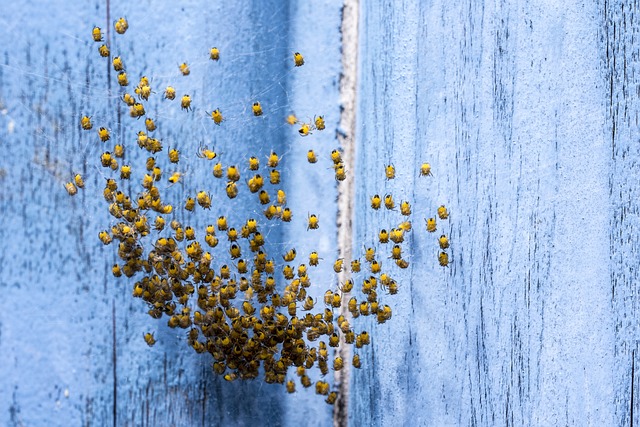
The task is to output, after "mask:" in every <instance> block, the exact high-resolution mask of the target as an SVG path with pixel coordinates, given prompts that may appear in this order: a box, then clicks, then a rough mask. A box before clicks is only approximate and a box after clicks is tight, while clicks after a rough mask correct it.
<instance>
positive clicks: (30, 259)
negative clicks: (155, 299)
mask: <svg viewBox="0 0 640 427" xmlns="http://www.w3.org/2000/svg"><path fill="white" fill-rule="evenodd" d="M6 6H7V7H6V8H4V6H3V14H2V17H0V24H1V25H2V26H3V28H4V29H5V30H6V31H3V32H2V34H0V46H2V48H0V51H1V61H0V62H1V65H0V81H1V85H0V110H1V111H2V115H0V146H1V147H2V149H3V156H2V158H1V159H0V168H1V169H2V175H1V177H0V179H1V180H2V185H1V188H0V200H1V204H0V210H1V211H2V218H3V222H2V224H3V227H0V228H1V230H0V236H1V237H2V239H3V242H4V243H3V247H2V249H0V258H1V259H2V261H3V262H2V266H0V289H2V292H3V298H2V303H0V304H2V305H1V308H2V310H1V311H2V315H1V317H0V354H2V355H3V356H5V361H6V362H5V363H3V364H2V366H0V377H1V378H2V380H0V384H1V387H0V424H2V425H16V426H18V425H45V424H46V425H80V424H81V425H118V426H121V425H141V426H144V425H149V426H152V425H176V426H179V425H185V426H192V425H256V424H262V423H267V424H269V425H285V424H286V425H300V424H306V425H327V424H330V423H331V408H330V407H329V406H328V405H327V404H326V403H324V401H323V399H321V398H318V397H317V396H314V395H313V391H312V390H311V391H309V392H307V393H298V396H293V397H287V399H286V400H285V399H284V390H283V387H282V386H277V385H268V384H264V383H263V382H262V381H261V380H256V381H253V382H247V383H241V382H235V383H227V382H225V381H224V380H222V379H221V378H218V377H216V376H214V375H213V373H212V372H211V362H212V360H211V357H210V356H205V355H197V354H195V353H194V352H193V351H192V350H191V349H190V348H188V346H187V343H186V337H185V334H184V332H183V331H181V330H180V331H176V330H172V329H169V328H168V327H167V326H166V320H162V321H160V322H159V321H156V320H154V319H151V318H150V317H149V316H148V315H147V314H146V310H147V308H146V307H145V306H144V304H143V303H142V302H141V301H139V300H134V299H133V298H132V297H131V290H132V284H133V282H131V281H130V280H125V279H115V278H114V277H112V275H111V265H112V264H113V263H114V262H116V256H115V253H114V247H113V246H109V247H103V245H102V244H101V243H100V242H99V241H98V240H97V232H98V231H99V230H101V229H104V228H108V227H110V226H111V225H112V220H111V218H110V217H109V215H108V213H107V211H106V205H105V204H104V201H103V200H102V195H101V193H102V187H103V185H104V180H103V178H104V177H106V176H107V175H108V174H107V173H106V172H104V171H103V170H101V168H98V167H97V166H96V165H97V164H98V157H99V155H100V153H101V152H102V151H103V150H104V147H103V146H100V143H99V142H96V141H97V138H96V135H95V130H92V131H91V132H90V133H89V134H90V136H88V135H89V134H88V133H86V132H83V131H81V130H80V128H79V118H80V117H81V116H82V115H83V114H89V115H92V119H93V121H94V123H95V125H96V126H103V125H108V126H109V127H110V129H111V131H112V141H126V144H128V145H127V149H128V152H127V158H126V161H128V162H130V163H131V164H132V165H134V164H139V163H140V162H141V161H142V162H144V159H145V157H146V155H145V154H144V153H141V152H139V151H138V148H137V147H136V146H135V143H134V141H135V134H136V132H137V131H138V130H139V129H140V128H141V126H144V125H143V124H142V123H136V124H135V125H133V126H132V125H131V123H132V119H130V118H129V117H128V111H127V109H126V107H125V106H124V105H123V104H122V103H121V102H120V100H119V99H118V97H119V96H120V95H121V91H120V90H119V89H118V87H117V85H116V83H115V73H114V72H113V70H111V69H110V66H109V64H108V61H107V60H106V59H103V58H100V57H99V56H98V53H97V44H95V43H93V42H92V41H91V40H90V37H91V33H90V32H91V28H92V27H93V25H99V26H101V27H102V28H103V29H104V30H105V31H106V29H107V28H109V30H108V34H107V38H108V40H110V41H111V50H112V52H113V53H114V54H116V55H122V57H123V59H124V61H125V66H126V69H127V72H128V73H129V79H130V81H131V83H132V84H133V85H135V84H137V79H138V78H139V77H140V76H141V75H143V74H146V75H148V76H149V77H150V78H151V82H152V86H153V87H154V90H156V92H157V93H156V94H155V95H154V96H156V97H158V98H160V96H161V94H160V92H161V91H162V89H163V88H164V86H166V85H167V84H173V85H175V87H176V89H177V90H178V92H179V95H180V96H182V94H183V93H189V94H191V96H192V97H193V100H194V101H193V103H194V107H195V111H194V112H193V113H192V114H191V115H187V114H186V113H183V112H182V111H179V108H178V107H177V106H174V107H175V108H170V107H168V106H167V102H166V101H161V102H157V103H154V104H152V105H154V107H152V108H151V109H150V110H149V111H148V114H149V116H152V117H155V119H156V121H157V124H158V127H159V132H161V133H162V137H163V140H164V141H165V144H166V145H170V146H171V147H177V148H179V149H180V150H181V151H182V152H183V153H185V154H187V153H188V155H186V156H185V157H186V160H184V161H183V162H181V165H184V166H182V167H184V168H185V169H184V170H183V172H185V176H186V178H187V179H186V182H187V184H185V185H184V186H181V185H178V186H175V187H172V188H171V189H170V190H167V191H172V192H173V194H174V195H176V196H177V197H179V198H184V197H186V195H187V194H189V193H193V192H194V191H196V190H199V189H202V188H207V187H208V186H209V184H210V183H211V181H212V179H213V178H212V177H211V166H210V165H208V164H207V165H206V167H201V165H202V164H203V162H202V161H200V159H194V157H195V156H194V153H195V151H196V150H197V149H198V147H199V145H201V144H203V143H206V144H208V145H209V146H214V147H215V149H216V151H218V152H219V153H221V156H223V157H224V159H225V164H227V163H232V162H233V163H237V164H244V163H245V162H246V161H247V159H248V157H249V156H250V155H257V156H259V157H260V159H261V160H262V161H263V162H265V161H266V157H267V155H268V154H269V153H270V152H271V151H272V150H274V151H276V152H278V153H279V154H280V155H282V156H283V166H282V171H283V176H282V178H283V181H284V187H285V189H286V190H287V192H288V194H289V197H290V203H291V205H292V206H304V207H302V208H300V209H299V210H298V211H297V212H296V214H295V215H296V218H295V221H294V223H292V224H293V225H292V227H291V228H290V229H281V228H280V227H277V226H271V225H270V226H269V227H268V228H269V230H268V231H269V239H271V241H274V242H275V243H273V245H272V247H273V248H275V249H277V250H278V251H280V250H281V249H282V247H283V246H284V244H283V243H281V242H286V243H287V244H289V242H294V243H295V242H296V241H297V240H299V235H300V231H301V230H304V229H305V227H306V226H304V225H303V224H305V223H306V216H307V209H317V210H318V213H319V215H320V218H321V219H322V220H321V221H322V229H323V230H324V232H321V233H320V234H319V237H318V239H317V240H315V241H314V240H310V241H309V242H302V243H301V244H300V250H301V251H302V250H307V249H309V248H310V247H312V246H315V245H319V246H320V250H322V253H323V254H326V255H325V256H326V258H330V257H331V256H333V255H332V254H333V253H334V252H335V234H336V232H335V224H334V221H332V219H331V218H335V210H336V207H335V202H334V200H335V197H336V189H335V184H334V182H335V181H334V180H333V176H332V171H331V170H330V169H326V168H322V169H321V168H320V166H319V167H318V168H316V169H315V172H311V173H310V172H309V171H308V170H307V167H308V166H307V163H306V157H305V153H306V150H307V149H308V146H305V145H303V144H300V142H299V141H300V137H299V136H298V135H297V131H296V129H293V128H290V127H288V126H287V125H285V124H284V118H285V117H286V115H287V114H289V113H290V112H292V111H291V109H292V108H293V109H295V111H296V113H298V114H299V115H300V116H301V118H302V119H304V120H307V119H309V117H313V116H314V115H316V114H325V115H326V116H327V126H328V128H329V129H335V127H336V126H337V121H338V117H339V105H338V89H337V79H338V76H339V57H340V50H339V33H338V29H339V22H340V21H339V19H340V7H339V5H337V4H330V2H327V3H326V4H325V5H323V7H324V8H320V9H318V10H312V7H311V5H308V6H301V7H299V8H294V7H291V8H290V6H289V5H288V4H286V3H282V2H278V1H270V2H263V1H260V2H258V1H254V2H240V3H238V2H232V3H231V4H224V5H218V4H211V3H210V2H196V3H189V4H184V5H169V4H162V5H160V4H158V5H153V7H151V6H149V5H148V4H137V3H135V2H134V3H132V2H122V1H111V2H110V3H109V2H108V1H107V2H106V3H105V2H96V3H95V4H94V5H92V6H91V7H87V6H86V4H85V3H84V2H55V3H52V4H51V5H50V6H49V7H47V8H42V7H40V6H39V5H35V4H34V5H28V4H27V5H18V4H11V5H6ZM312 13H313V14H314V15H315V18H314V20H313V22H314V25H311V26H310V25H307V22H308V20H306V19H304V20H303V19H302V18H303V17H307V16H309V15H311V14H312ZM119 16H125V17H127V19H128V20H129V23H130V28H129V30H128V31H127V33H126V34H125V35H124V36H119V35H115V34H114V31H113V28H112V21H114V20H115V19H116V18H117V17H119ZM213 45H217V46H218V47H219V48H220V50H221V60H220V62H219V63H213V62H212V61H209V59H208V51H209V49H210V48H211V47H212V46H213ZM294 45H295V46H296V47H294ZM297 46H300V47H299V49H300V50H302V49H304V50H305V52H308V54H306V57H307V61H308V66H307V67H306V68H303V69H302V70H300V71H302V73H299V75H298V76H297V77H296V78H294V77H293V76H292V71H291V69H292V68H293V67H292V62H293V60H292V56H291V55H292V52H293V50H294V49H296V48H297ZM183 61H187V62H188V63H189V64H190V66H191V75H190V76H189V77H188V78H187V77H182V76H180V75H179V73H178V68H177V66H178V64H179V63H181V62H183ZM296 71H299V70H296ZM257 100H259V101H260V102H261V103H262V104H263V106H264V110H265V114H264V117H262V118H254V117H252V115H251V109H250V108H251V104H252V103H253V102H255V101H257ZM163 102H164V103H163ZM217 104H219V106H220V108H221V109H223V111H224V112H225V114H227V121H226V122H224V123H223V126H221V127H220V128H217V127H215V126H214V125H213V123H212V122H211V119H210V118H208V117H207V116H206V111H211V109H213V108H215V107H216V105H217ZM307 116H309V117H307ZM263 119H264V120H263ZM258 121H259V122H258ZM255 123H260V124H261V125H256V124H255ZM293 138H295V139H293ZM112 141H111V142H112ZM311 141H312V139H311V138H310V139H309V141H308V142H307V144H311V145H313V146H317V147H322V150H321V151H322V152H323V153H324V150H325V149H326V147H324V144H326V145H327V147H328V146H330V145H331V144H337V142H335V141H336V140H335V133H332V132H331V131H327V132H326V133H325V134H322V135H316V137H315V138H313V142H311ZM132 143H133V145H132ZM294 143H295V144H294ZM103 145H104V146H107V145H109V144H103ZM319 151H320V150H319ZM327 153H328V151H327ZM327 153H325V154H327ZM164 155H166V154H164ZM327 156H328V154H327ZM327 162H328V157H327V158H326V159H325V160H324V161H323V163H322V164H324V163H327ZM327 164H328V163H327ZM75 172H81V173H83V175H84V176H85V180H86V189H85V190H84V191H80V192H79V194H78V195H77V196H75V197H74V198H70V197H69V196H68V195H67V194H66V192H65V191H64V188H63V186H62V184H63V183H64V182H65V181H66V180H68V179H69V177H71V176H72V173H75ZM325 178H328V179H329V181H328V182H329V183H330V185H329V186H327V187H326V191H322V192H318V191H315V189H316V188H317V187H318V182H319V180H322V179H325ZM322 188H323V189H324V187H322ZM212 191H213V192H214V196H216V197H214V199H215V200H222V202H221V203H219V204H218V205H217V206H215V208H216V209H215V210H214V211H212V212H213V213H212V214H211V215H209V216H199V217H197V218H196V219H194V220H193V221H190V222H191V225H192V226H194V228H196V229H197V230H200V229H202V228H203V227H204V226H205V225H206V224H208V223H210V222H212V221H213V220H215V218H217V215H218V214H226V215H228V217H229V220H230V222H232V223H234V222H238V221H240V219H246V218H245V215H246V214H245V211H243V209H249V210H251V211H252V212H255V214H256V215H259V214H260V212H261V209H262V208H260V206H259V205H258V204H257V203H256V202H255V201H253V198H252V199H251V201H249V197H248V196H246V195H242V194H241V195H240V196H239V197H238V199H237V203H235V204H231V203H229V202H228V201H226V200H227V199H226V196H224V190H223V189H222V190H221V189H217V190H216V189H212ZM217 196H220V197H219V198H218V197H217ZM238 206H241V207H240V208H238ZM214 213H215V215H216V216H214ZM177 215H178V217H179V218H180V219H181V220H189V218H188V217H186V216H185V215H184V212H182V210H179V212H178V214H177ZM294 226H295V227H297V228H294ZM329 269H330V265H328V266H327V267H325V268H324V269H323V271H322V273H320V274H319V276H318V277H319V278H322V279H323V280H325V279H326V280H327V281H328V280H330V275H329V274H328V272H329ZM318 293H319V292H318ZM147 331H154V332H155V336H156V339H157V340H158V343H157V344H156V345H155V346H154V347H153V348H148V347H147V345H146V344H145V343H144V341H143V339H142V334H143V332H147Z"/></svg>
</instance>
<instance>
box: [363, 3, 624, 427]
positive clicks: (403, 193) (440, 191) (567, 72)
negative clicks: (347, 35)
mask: <svg viewBox="0 0 640 427" xmlns="http://www.w3.org/2000/svg"><path fill="white" fill-rule="evenodd" d="M602 13H603V11H602V9H601V8H600V6H599V5H597V4H587V3H584V2H565V3H563V4H562V6H560V5H557V4H555V3H553V2H526V3H525V2H511V3H509V2H473V1H466V2H458V3H455V4H452V3H451V2H439V1H435V2H416V1H404V2H394V3H391V2H387V3H383V4H382V5H380V4H375V5H374V4H372V3H365V4H363V9H362V14H361V19H362V25H361V29H362V30H361V46H360V52H361V62H360V79H361V80H360V86H359V89H360V92H359V99H360V109H359V112H358V114H359V117H360V120H359V123H361V125H360V127H359V128H358V139H359V149H360V156H359V158H358V162H359V169H358V179H359V180H360V182H363V183H365V184H364V185H363V187H360V188H362V190H361V191H360V193H359V196H358V199H357V200H358V206H360V210H359V212H361V213H360V215H359V216H358V218H357V220H356V223H357V229H358V232H357V236H356V241H358V242H360V241H364V242H371V241H372V240H373V239H375V234H374V233H376V228H381V226H382V225H385V226H388V225H389V223H390V222H391V221H397V219H394V220H391V218H392V216H390V215H386V214H385V215H384V216H382V217H380V216H379V215H377V214H374V213H373V211H371V210H370V209H366V208H365V207H366V206H367V203H368V197H370V196H371V195H372V194H374V193H379V194H383V193H387V192H391V193H392V194H393V195H394V197H395V198H396V199H397V200H399V199H402V198H405V197H406V198H409V199H411V200H413V201H414V203H415V209H414V211H415V213H416V214H415V218H414V219H415V221H414V225H415V231H414V232H413V234H412V236H411V240H410V253H411V262H412V265H413V268H412V269H411V270H410V271H409V272H407V273H406V274H402V275H401V276H399V278H398V282H399V283H400V293H399V295H398V296H397V298H396V297H394V298H395V299H393V307H394V310H395V312H394V318H393V319H392V321H391V322H390V323H389V324H385V325H384V326H383V327H374V325H371V329H372V330H374V329H375V335H374V338H373V340H374V341H373V345H372V347H371V349H370V350H368V351H367V352H365V353H364V354H365V356H366V365H368V366H371V365H373V366H374V369H372V370H371V369H362V370H361V371H358V372H356V373H354V375H355V377H354V380H353V384H352V390H353V391H352V395H353V397H352V402H353V406H352V411H351V421H352V423H353V424H354V425H356V424H361V425H615V424H618V423H620V424H623V423H622V422H621V419H620V412H621V411H622V410H620V411H617V410H616V409H615V407H616V405H617V403H616V402H617V400H618V399H620V396H621V393H622V391H623V390H624V389H628V387H629V376H628V375H625V376H624V377H622V376H621V377H618V376H617V373H616V370H617V369H616V368H614V365H615V364H616V358H615V357H614V340H615V335H614V324H613V319H614V316H615V315H614V313H615V312H614V310H613V307H612V306H611V292H610V289H607V288H608V285H607V284H608V283H609V282H610V275H609V274H610V265H611V264H610V263H609V259H610V257H609V252H610V245H609V238H608V236H609V226H610V224H611V223H612V221H613V219H612V216H611V211H610V210H609V206H610V205H609V196H608V195H609V179H610V178H609V177H610V175H609V174H608V171H609V166H610V163H609V160H608V159H609V155H608V154H607V151H608V149H607V145H608V143H607V142H606V130H605V129H606V124H605V122H606V116H607V113H606V109H605V108H604V103H603V101H604V99H605V97H606V94H607V88H606V87H605V86H604V84H603V83H604V82H603V75H602V72H601V68H600V63H601V60H602V58H603V52H604V45H603V44H602V39H601V35H602V33H601V31H602V28H603V27H602V25H601V20H600V18H599V17H601V16H602ZM617 13H618V12H616V14H615V16H617ZM605 28H606V27H605ZM372 145H373V147H372ZM365 147H366V148H365ZM422 161H429V162H430V163H431V165H432V167H433V174H434V176H433V177H432V178H418V177H417V176H416V175H417V171H418V167H419V164H420V162H422ZM388 162H391V163H394V164H395V165H396V169H397V170H398V174H399V175H400V176H399V177H400V178H402V179H401V180H400V179H396V180H394V181H393V182H388V183H387V182H385V181H384V175H383V167H384V165H385V164H386V163H388ZM612 172H613V171H612ZM630 181H631V179H630ZM406 182H408V183H411V182H414V183H415V184H414V185H411V184H409V185H407V184H405V183H406ZM623 194H624V192H623ZM631 200H633V198H631ZM441 203H444V204H446V205H448V206H449V207H450V210H451V218H450V220H449V221H442V222H441V223H440V225H439V226H438V233H436V234H438V235H439V233H440V232H444V233H447V234H449V235H450V236H451V251H450V254H451V255H450V256H451V260H452V264H451V265H450V266H449V267H448V268H446V269H443V268H441V267H439V266H438V265H437V259H436V257H437V253H438V245H437V241H436V236H432V235H428V234H427V233H426V232H425V231H424V228H422V227H419V226H418V224H420V225H422V224H421V222H422V218H423V217H429V216H434V215H435V209H436V208H437V206H438V205H440V204H441ZM376 226H377V227H376ZM624 236H625V238H626V236H627V234H626V233H625V234H624ZM631 241H633V239H631ZM616 250H617V249H616ZM617 265H618V266H619V267H617V268H620V269H621V270H622V269H624V270H626V269H627V268H628V267H627V264H617ZM389 299H390V300H391V298H389ZM617 315H619V316H624V314H623V313H618V314H617ZM627 321H630V320H627ZM631 322H632V324H635V321H633V320H631ZM622 359H623V360H624V366H626V367H627V368H622V369H624V370H626V369H629V368H628V367H629V366H630V365H629V358H628V357H627V356H625V357H623V358H622ZM620 362H621V363H622V361H620ZM618 378H620V383H618ZM623 383H624V386H623V385H622V384H623ZM614 384H618V385H617V386H615V387H614ZM627 404H628V399H624V398H623V399H622V401H621V402H620V406H621V407H622V408H628V405H627Z"/></svg>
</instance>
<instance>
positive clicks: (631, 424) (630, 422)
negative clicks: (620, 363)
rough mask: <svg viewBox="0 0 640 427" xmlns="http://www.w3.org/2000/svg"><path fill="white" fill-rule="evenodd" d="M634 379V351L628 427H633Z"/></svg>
mask: <svg viewBox="0 0 640 427" xmlns="http://www.w3.org/2000/svg"><path fill="white" fill-rule="evenodd" d="M635 377H636V350H635V349H633V350H631V405H630V406H631V408H630V411H629V419H630V421H629V425H630V426H631V427H633V388H634V387H633V386H634V385H635V384H634V378H635Z"/></svg>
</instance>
